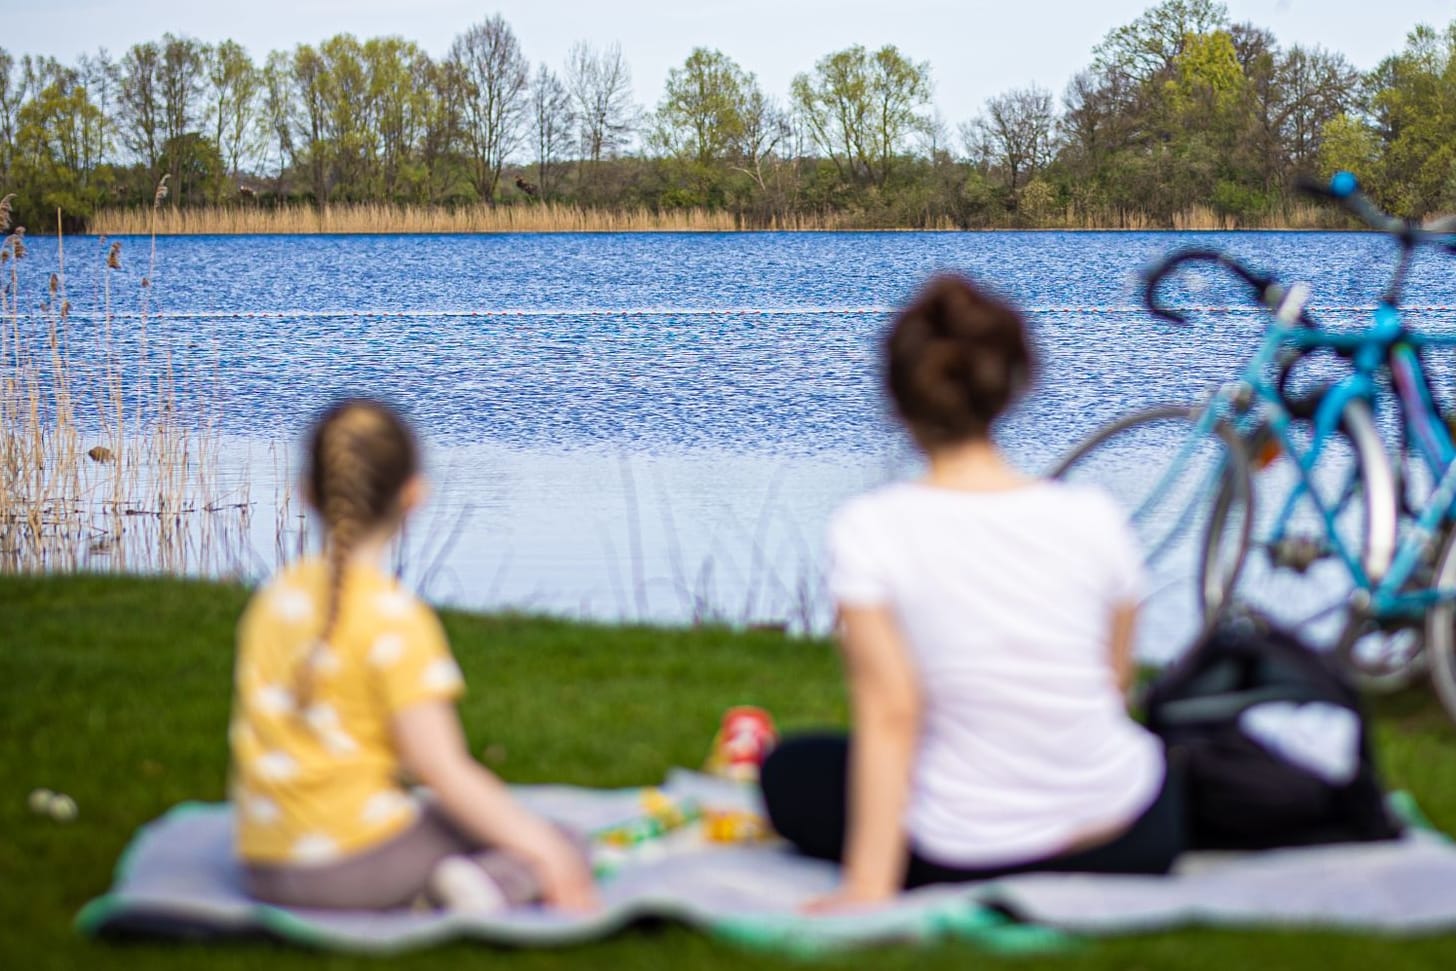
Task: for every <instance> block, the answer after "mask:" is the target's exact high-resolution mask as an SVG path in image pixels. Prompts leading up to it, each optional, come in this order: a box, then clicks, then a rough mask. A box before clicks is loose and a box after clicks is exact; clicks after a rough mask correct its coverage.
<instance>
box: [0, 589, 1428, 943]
mask: <svg viewBox="0 0 1456 971" xmlns="http://www.w3.org/2000/svg"><path fill="white" fill-rule="evenodd" d="M245 598H246V593H245V592H244V591H243V590H241V589H239V588H235V587H229V586H218V585H210V584H202V583H193V582H181V581H163V580H146V579H128V578H94V577H67V578H15V577H0V834H3V835H0V967H3V968H25V969H27V971H33V969H42V968H79V967H85V968H105V967H127V968H196V967H209V968H224V969H227V968H247V967H261V966H267V967H269V968H278V969H285V971H286V969H289V968H300V969H302V968H320V967H327V968H346V967H380V966H382V965H381V964H380V963H379V962H377V961H372V960H364V959H352V958H344V957H338V956H326V957H321V956H319V955H314V954H306V953H302V952H293V951H287V950H283V949H279V948H275V947H272V946H267V945H260V944H254V945H236V946H227V947H218V946H195V945H187V946H181V945H162V944H131V945H126V946H116V945H104V944H94V943H91V942H88V941H85V940H82V939H80V938H79V937H77V936H76V935H75V934H74V932H73V931H72V930H71V926H70V921H71V918H72V917H73V915H74V914H75V912H76V910H77V908H79V907H80V906H81V904H82V903H84V902H85V901H86V900H87V899H88V898H89V897H91V896H93V895H95V894H97V893H100V892H101V891H102V890H104V889H105V888H106V886H107V884H108V882H109V880H110V873H111V868H112V865H113V864H114V863H115V861H116V858H117V855H118V854H119V853H120V851H121V849H122V847H123V846H124V845H125V844H126V842H127V840H128V839H129V838H130V837H131V835H132V833H133V831H134V830H135V829H136V827H137V826H139V825H140V824H142V823H144V822H146V821H147V820H149V819H152V818H154V817H156V816H157V815H159V814H160V813H162V812H163V811H164V810H165V809H166V808H167V807H169V806H170V805H172V804H174V803H176V802H179V801H182V800H186V799H206V800H216V799H221V798H222V796H223V785H224V772H225V765H226V751H225V742H224V734H225V725H226V721H227V706H228V696H229V690H230V685H229V676H230V666H231V659H232V629H233V624H234V622H235V620H236V617H237V614H238V611H239V610H240V609H241V607H242V604H243V602H244V600H245ZM445 624H446V627H447V629H448V630H449V633H450V637H451V640H452V642H453V644H454V646H455V650H456V653H457V655H458V656H459V658H460V661H461V664H462V666H463V667H464V669H465V672H466V676H467V678H468V680H469V683H470V685H471V690H470V693H469V695H468V697H467V698H466V700H465V702H464V704H463V708H462V714H463V716H464V719H465V722H466V726H467V728H468V730H469V732H470V737H471V742H472V747H473V748H474V750H475V751H476V752H478V753H482V754H483V755H484V756H485V757H486V759H487V761H489V762H490V763H491V764H492V765H493V766H494V767H495V768H496V770H497V771H499V772H500V773H501V774H502V775H504V776H505V777H506V778H507V779H510V780H513V781H519V782H540V781H548V780H549V781H563V782H574V783H581V784H585V785H595V786H614V785H631V784H641V783H646V782H651V781H654V780H656V779H659V778H661V777H662V774H663V772H664V771H665V770H666V769H667V768H668V767H670V766H673V765H695V764H697V763H698V762H699V761H701V759H702V757H703V755H704V751H705V749H706V747H707V744H708V740H709V738H710V737H711V735H712V732H713V729H714V728H715V726H716V723H717V719H718V717H719V715H720V713H721V712H722V710H723V709H724V708H725V707H727V706H728V705H731V704H734V703H737V702H754V703H758V704H763V705H766V706H767V707H769V708H770V709H771V710H773V711H774V712H775V713H776V714H777V715H778V717H779V719H780V721H781V723H782V724H783V725H784V726H785V727H786V728H788V729H791V730H792V729H793V728H794V727H796V726H806V725H814V724H824V723H826V722H838V721H841V720H842V719H843V715H844V699H843V694H842V691H841V688H840V684H839V671H838V664H837V662H836V660H835V658H834V655H833V652H832V651H831V650H829V649H828V645H826V644H824V643H821V642H804V641H789V640H787V639H785V638H783V637H781V636H779V635H777V634H772V633H759V632H749V633H734V632H730V631H725V630H715V629H704V630H659V629H651V628H612V627H601V626H592V625H585V624H573V623H567V622H562V621H551V620H536V619H522V618H508V617H504V618H503V617H481V616H473V615H466V614H458V613H448V614H446V615H445ZM669 686H670V689H669ZM1380 742H1381V750H1382V752H1383V754H1384V757H1385V761H1386V767H1387V773H1388V775H1389V777H1390V781H1391V782H1392V784H1394V785H1397V786H1401V787H1405V788H1409V789H1411V790H1412V791H1414V792H1415V794H1416V796H1417V798H1418V799H1419V800H1420V801H1421V803H1422V805H1423V806H1424V807H1425V808H1426V810H1427V811H1428V813H1429V814H1430V815H1431V816H1432V818H1433V819H1434V820H1435V821H1436V822H1437V824H1438V825H1440V826H1442V827H1443V828H1445V829H1447V830H1456V732H1453V730H1452V729H1451V728H1450V727H1449V725H1447V724H1446V723H1445V722H1444V721H1443V720H1442V719H1441V718H1440V717H1439V715H1438V714H1437V712H1436V711H1434V710H1433V706H1430V705H1428V704H1427V703H1426V702H1425V701H1424V699H1423V698H1420V697H1419V696H1412V697H1410V698H1402V699H1396V700H1395V701H1394V702H1392V703H1390V704H1388V705H1387V706H1386V708H1385V710H1384V711H1383V712H1382V718H1381V725H1380ZM38 786H46V787H49V788H52V789H57V790H61V791H64V792H67V793H69V794H70V795H72V796H73V797H75V799H76V801H77V802H78V804H79V805H80V809H81V812H80V817H79V819H78V820H77V821H76V822H74V823H71V824H70V825H61V824H58V823H55V822H51V821H49V820H45V819H41V818H39V817H36V816H33V815H31V814H30V813H29V812H28V811H27V809H26V804H25V801H26V795H27V794H28V793H29V792H30V790H31V789H33V788H35V787H38ZM1453 945H1456V938H1452V937H1447V938H1444V939H1436V938H1427V939H1423V940H1415V941H1391V940H1385V939H1380V938H1370V937H1358V936H1353V935H1341V934H1330V933H1319V934H1306V933H1235V932H1215V931H1190V932H1184V933H1178V934H1159V935H1150V936H1144V937H1136V938H1127V939H1122V940H1116V941H1106V942H1097V943H1088V944H1087V945H1086V946H1084V947H1082V948H1080V949H1078V950H1077V951H1075V952H1074V953H1072V954H1069V955H1066V956H1064V957H1056V958H1038V959H1037V962H1036V967H1038V968H1041V967H1051V968H1067V969H1073V968H1076V969H1081V968H1108V969H1110V968H1127V967H1136V968H1144V969H1157V968H1183V967H1188V968H1210V969H1212V968H1229V967H1241V966H1246V965H1251V964H1252V965H1253V966H1257V967H1298V968H1304V967H1308V968H1320V969H1321V971H1326V969H1334V968H1364V967H1367V966H1369V965H1371V964H1374V963H1376V962H1380V963H1381V964H1382V965H1384V966H1385V967H1415V968H1423V967H1430V968H1437V967H1444V966H1445V965H1446V964H1447V963H1448V960H1449V955H1450V954H1451V953H1452V951H1451V948H1452V947H1453ZM750 961H751V962H752V964H753V965H754V966H755V967H770V968H771V967H778V966H782V967H785V968H792V967H802V966H803V965H796V964H790V963H787V962H777V961H774V960H770V959H765V958H762V957H758V956H753V957H751V958H749V957H745V955H743V954H741V953H740V952H737V951H734V950H731V949H729V948H727V947H725V946H722V945H719V944H715V943H712V942H710V941H708V940H706V939H704V938H702V937H700V936H698V935H696V934H693V933H691V932H688V931H685V930H681V929H677V928H656V929H642V930H635V931H632V932H630V933H627V934H625V935H623V936H621V937H619V938H617V939H615V940H612V941H608V942H605V943H602V944H598V945H592V946H589V947H583V948H578V949H573V950H570V951H566V952H522V953H515V952H500V951H493V950H490V949H487V948H484V947H480V946H452V947H448V948H443V949H439V950H435V951H430V952H426V953H422V954H415V955H408V956H406V957H403V958H400V959H391V960H390V962H389V963H390V966H391V967H405V968H446V967H449V968H460V967H486V966H492V967H495V966H504V967H509V968H519V969H532V968H544V967H558V966H570V967H581V968H594V967H620V968H643V969H646V968H675V967H684V966H691V967H695V968H698V967H702V968H730V967H741V966H745V965H747V964H748V963H749V962H750ZM969 965H975V966H977V967H987V968H997V967H1002V966H1008V967H1009V966H1020V967H1029V966H1030V965H1029V964H1027V963H1026V962H1025V961H1020V962H1018V961H1016V960H1012V959H1005V958H996V957H992V956H989V955H984V954H981V953H979V952H976V951H974V950H972V949H971V948H969V947H967V946H963V945H947V946H943V947H940V948H937V949H935V950H932V951H928V952H920V951H912V950H908V949H887V950H883V951H876V952H872V953H869V954H863V955H856V956H855V957H854V958H853V959H852V960H846V961H844V962H842V963H841V962H834V961H829V962H825V963H823V964H815V965H814V967H824V968H834V967H839V966H846V967H848V966H853V967H856V968H912V967H913V968H916V969H918V971H932V969H937V968H947V969H948V968H952V967H956V968H960V967H966V966H969Z"/></svg>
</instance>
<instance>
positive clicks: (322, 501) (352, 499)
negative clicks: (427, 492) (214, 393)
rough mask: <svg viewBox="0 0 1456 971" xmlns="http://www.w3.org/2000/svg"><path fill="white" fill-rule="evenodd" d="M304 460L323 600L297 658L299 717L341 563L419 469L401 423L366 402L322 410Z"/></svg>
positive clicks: (326, 633) (334, 611)
mask: <svg viewBox="0 0 1456 971" xmlns="http://www.w3.org/2000/svg"><path fill="white" fill-rule="evenodd" d="M311 455H312V464H313V468H312V476H311V495H310V499H311V500H312V502H313V504H314V505H315V507H317V509H318V511H319V512H320V513H321V514H322V515H323V520H324V542H325V561H326V565H327V569H328V599H327V600H326V601H325V606H324V622H323V627H322V628H321V630H320V632H319V636H318V639H317V640H315V641H314V642H313V643H312V644H311V645H310V646H309V648H308V649H307V650H306V651H305V652H304V654H303V657H302V658H300V659H299V664H298V669H297V675H296V689H297V697H298V710H299V711H300V712H303V711H304V710H305V709H306V708H307V707H308V705H309V701H310V699H311V697H312V695H313V689H314V675H315V672H316V669H317V667H318V663H319V661H320V660H321V657H322V653H323V651H324V649H325V648H326V647H327V646H328V642H329V640H330V639H331V638H332V637H334V635H335V634H336V632H337V628H338V625H339V620H340V615H341V613H342V611H343V599H344V586H345V579H346V575H347V573H348V570H349V560H350V558H351V557H352V556H353V555H354V553H355V551H356V550H357V549H358V545H359V542H360V541H361V540H362V539H363V538H364V537H365V536H366V535H368V533H369V531H370V530H372V529H375V528H378V527H379V526H380V525H382V524H384V523H387V522H389V521H390V517H391V516H392V515H394V514H395V513H396V512H397V510H398V500H399V495H400V491H401V489H403V487H404V485H405V483H406V482H408V481H409V479H410V477H411V476H413V475H415V473H416V472H417V471H418V464H419V459H418V454H417V448H416V445H415V441H414V436H413V435H412V434H411V433H410V431H409V428H408V426H406V425H405V424H404V421H403V420H402V419H401V418H400V417H399V416H398V415H397V414H395V413H394V412H393V411H391V410H390V409H389V408H388V407H386V406H385V405H382V404H379V403H378V402H374V401H368V400H351V401H345V402H341V403H340V404H338V405H335V406H334V407H333V408H332V409H330V410H329V412H328V413H327V414H326V415H325V416H324V417H323V418H322V419H321V420H320V421H319V423H318V425H317V426H316V427H315V430H314V433H313V441H312V450H311Z"/></svg>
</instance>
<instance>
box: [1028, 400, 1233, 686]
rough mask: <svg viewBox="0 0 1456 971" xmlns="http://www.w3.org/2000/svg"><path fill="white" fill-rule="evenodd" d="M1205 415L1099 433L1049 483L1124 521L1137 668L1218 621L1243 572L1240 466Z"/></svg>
mask: <svg viewBox="0 0 1456 971" xmlns="http://www.w3.org/2000/svg"><path fill="white" fill-rule="evenodd" d="M1203 420H1204V410H1203V408H1201V407H1198V406H1191V405H1165V406H1160V407H1156V408H1150V409H1148V410H1146V411H1140V412H1136V413H1134V414H1132V415H1129V416H1127V417H1126V418H1122V419H1120V420H1118V421H1115V422H1112V423H1111V424H1109V425H1106V426H1104V427H1103V428H1101V429H1099V430H1098V431H1096V432H1094V433H1093V434H1092V435H1091V436H1089V437H1088V438H1087V439H1086V440H1085V441H1083V442H1082V443H1081V444H1080V445H1078V446H1076V447H1075V448H1074V449H1072V451H1071V452H1070V453H1068V454H1067V455H1066V457H1064V458H1063V459H1062V460H1061V461H1060V462H1059V463H1058V464H1057V466H1056V467H1055V468H1054V469H1053V470H1052V473H1051V475H1052V477H1053V478H1056V479H1061V480H1064V481H1069V482H1084V483H1088V484H1091V485H1095V486H1097V487H1098V488H1100V489H1102V490H1104V491H1105V492H1107V493H1108V494H1110V495H1111V496H1112V497H1113V498H1114V499H1115V500H1116V501H1117V502H1118V503H1119V505H1121V506H1122V508H1123V510H1124V511H1125V512H1126V513H1127V517H1128V522H1129V523H1130V525H1131V526H1132V528H1133V531H1134V532H1135V534H1136V535H1137V538H1138V542H1139V544H1140V545H1141V547H1142V550H1143V556H1144V560H1145V562H1146V564H1147V569H1148V588H1147V595H1146V596H1145V598H1144V600H1143V603H1142V605H1141V611H1140V615H1139V619H1138V626H1137V634H1136V640H1135V649H1136V652H1137V656H1138V657H1139V658H1140V659H1142V660H1145V661H1165V660H1168V659H1171V658H1173V657H1176V656H1177V655H1179V654H1181V653H1182V652H1183V651H1184V650H1185V649H1186V648H1187V647H1189V646H1190V645H1191V644H1192V643H1193V642H1194V641H1196V640H1197V639H1198V638H1199V637H1201V636H1202V635H1203V633H1204V632H1205V631H1206V630H1207V628H1208V626H1209V625H1210V624H1212V623H1213V621H1214V620H1216V619H1217V617H1218V613H1219V610H1220V609H1221V606H1222V604H1221V593H1220V592H1221V591H1225V590H1229V589H1232V588H1233V586H1234V585H1235V583H1236V582H1237V579H1238V574H1239V571H1240V569H1241V568H1242V564H1243V559H1244V554H1245V551H1246V549H1247V544H1248V540H1249V531H1250V528H1251V525H1252V520H1253V516H1252V510H1251V505H1252V498H1253V497H1252V487H1251V484H1250V474H1249V465H1248V459H1247V457H1246V455H1245V454H1244V450H1243V447H1242V445H1241V443H1240V442H1239V440H1238V438H1237V436H1236V435H1235V434H1234V432H1233V430H1232V429H1230V428H1228V427H1227V426H1226V425H1224V424H1223V423H1219V424H1218V425H1216V426H1215V427H1214V429H1213V430H1212V431H1210V430H1208V429H1207V428H1205V427H1204V421H1203Z"/></svg>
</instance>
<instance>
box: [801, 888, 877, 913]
mask: <svg viewBox="0 0 1456 971" xmlns="http://www.w3.org/2000/svg"><path fill="white" fill-rule="evenodd" d="M892 897H894V893H893V892H891V891H882V890H872V889H868V888H861V887H855V886H852V885H850V884H846V885H844V886H842V887H840V888H839V889H838V890H836V891H834V892H833V893H830V894H825V895H824V896H822V897H815V898H814V899H813V900H810V901H809V902H808V903H806V904H804V906H803V907H802V908H800V909H801V910H802V911H803V912H804V913H806V914H816V915H820V916H829V915H831V914H843V913H854V912H856V911H862V910H868V909H869V908H872V907H878V906H880V905H882V904H885V903H887V902H888V901H889V900H890V899H891V898H892Z"/></svg>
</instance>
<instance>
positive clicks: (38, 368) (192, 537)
mask: <svg viewBox="0 0 1456 971" xmlns="http://www.w3.org/2000/svg"><path fill="white" fill-rule="evenodd" d="M160 198H161V195H160V193H159V196H158V202H160ZM56 220H57V233H58V234H59V232H60V222H61V214H60V212H59V211H58V212H57V214H56ZM8 229H9V206H8V197H6V199H5V200H0V231H4V230H8ZM101 243H102V247H103V253H104V255H103V256H102V258H101V273H102V282H101V284H100V286H99V287H98V290H99V292H98V295H97V296H98V300H99V302H100V304H101V306H102V313H101V316H100V319H99V326H87V327H84V328H73V326H72V304H71V299H70V296H69V294H68V292H67V287H66V253H65V241H64V238H63V237H59V235H58V240H57V263H58V266H57V269H56V271H55V272H54V273H52V274H51V275H50V278H49V282H48V286H47V288H46V294H45V296H44V297H43V298H42V300H41V301H40V302H39V303H38V304H37V305H35V306H22V299H21V296H20V295H21V293H22V292H25V291H26V290H28V289H29V288H28V287H26V286H24V284H25V277H26V270H27V269H28V267H26V268H25V269H23V268H22V267H23V264H25V262H26V251H25V242H24V230H23V229H22V228H20V227H17V228H16V229H15V230H14V231H13V232H11V233H10V235H8V236H7V237H5V240H4V243H3V244H0V265H3V267H4V271H5V279H4V280H3V287H0V317H3V321H4V327H3V332H0V334H3V340H0V572H20V571H55V570H71V571H74V570H98V569H108V568H109V569H119V570H128V569H130V570H149V571H163V572H188V571H193V570H205V571H209V572H227V570H228V569H229V566H228V565H227V564H226V563H224V562H223V560H224V559H225V558H226V557H228V556H233V555H235V554H236V551H237V550H238V549H239V548H240V545H241V544H240V543H239V542H237V541H239V540H241V539H242V537H243V536H244V534H245V531H246V526H247V507H246V501H245V500H244V501H242V502H239V501H236V499H235V498H233V497H230V496H229V494H228V492H227V490H225V489H223V488H222V485H221V482H220V479H219V476H218V474H217V463H218V449H217V441H218V437H217V432H216V423H215V414H213V409H212V407H211V405H210V404H209V403H208V402H206V401H193V400H189V401H188V402H187V404H186V407H187V409H188V413H187V414H185V415H184V414H182V413H181V409H182V407H183V405H182V403H181V402H180V401H179V397H178V393H177V387H178V377H179V375H178V374H177V373H176V371H175V370H174V367H173V358H172V354H171V351H170V347H169V345H168V343H167V342H165V341H163V342H156V344H155V346H154V342H153V341H152V339H151V335H149V334H148V324H149V319H148V310H147V308H148V303H147V298H148V293H147V291H148V289H149V286H148V285H147V281H146V280H144V281H143V289H142V294H141V313H140V314H139V315H136V316H134V317H131V318H128V319H127V320H126V321H125V322H124V323H125V324H126V325H127V329H126V330H125V331H123V330H122V329H121V324H122V323H123V322H122V321H120V320H118V318H116V317H115V316H114V315H113V313H112V293H111V283H112V279H111V278H112V274H114V273H116V272H117V271H118V270H120V269H121V266H122V260H123V255H122V249H121V245H120V244H119V243H111V244H109V245H108V244H107V242H106V241H105V240H104V239H103V240H102V241H101ZM153 259H155V257H153ZM149 276H150V272H149ZM244 492H245V490H244Z"/></svg>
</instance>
